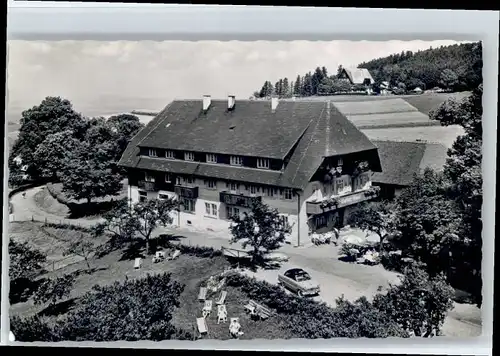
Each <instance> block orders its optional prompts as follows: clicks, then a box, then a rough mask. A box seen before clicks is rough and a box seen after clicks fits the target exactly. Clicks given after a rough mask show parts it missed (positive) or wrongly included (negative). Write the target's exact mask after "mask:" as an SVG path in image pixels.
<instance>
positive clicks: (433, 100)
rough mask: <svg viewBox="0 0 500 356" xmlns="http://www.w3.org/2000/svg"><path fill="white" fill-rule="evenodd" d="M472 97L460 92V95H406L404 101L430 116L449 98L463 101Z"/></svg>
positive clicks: (466, 92)
mask: <svg viewBox="0 0 500 356" xmlns="http://www.w3.org/2000/svg"><path fill="white" fill-rule="evenodd" d="M468 95H470V92H468V91H464V92H458V93H429V94H421V95H406V96H404V97H403V99H404V100H405V101H406V102H408V103H409V104H410V105H413V106H414V107H415V108H417V110H418V111H420V112H421V113H424V114H429V112H430V111H431V110H433V109H436V108H437V107H438V106H439V105H440V104H441V103H443V102H445V101H446V100H447V99H449V98H453V97H454V98H456V99H457V100H461V99H463V98H465V97H466V96H468Z"/></svg>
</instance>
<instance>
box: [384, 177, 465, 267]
mask: <svg viewBox="0 0 500 356" xmlns="http://www.w3.org/2000/svg"><path fill="white" fill-rule="evenodd" d="M396 206H397V208H396V212H395V222H394V224H395V227H396V229H397V230H398V232H399V235H398V238H397V239H396V240H393V242H394V243H395V244H396V246H397V247H398V248H399V249H401V250H402V251H403V254H405V255H407V256H411V257H413V258H415V259H416V260H417V261H419V262H422V263H423V264H424V265H425V268H426V270H427V272H428V273H430V274H431V275H435V274H436V273H439V272H441V271H443V270H446V269H447V268H448V267H449V260H450V255H449V253H450V247H451V246H452V245H453V244H455V243H456V241H457V240H458V238H459V237H458V235H457V232H458V231H457V221H458V219H459V215H458V214H457V212H456V204H455V203H454V202H453V201H451V200H450V199H448V198H447V197H446V196H445V195H444V186H443V178H442V175H441V174H439V173H435V172H434V171H432V170H431V169H429V168H427V169H426V170H425V171H424V174H423V175H422V176H420V177H419V176H416V177H414V179H413V182H412V184H411V185H410V186H409V187H408V188H405V189H404V190H403V191H402V193H401V195H400V196H399V197H398V198H397V202H396Z"/></svg>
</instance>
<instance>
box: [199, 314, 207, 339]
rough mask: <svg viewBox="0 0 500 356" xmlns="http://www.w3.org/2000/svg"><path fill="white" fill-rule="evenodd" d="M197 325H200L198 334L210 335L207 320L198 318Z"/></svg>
mask: <svg viewBox="0 0 500 356" xmlns="http://www.w3.org/2000/svg"><path fill="white" fill-rule="evenodd" d="M196 324H197V325H198V332H199V333H200V334H201V335H204V334H208V326H207V321H206V320H205V318H196Z"/></svg>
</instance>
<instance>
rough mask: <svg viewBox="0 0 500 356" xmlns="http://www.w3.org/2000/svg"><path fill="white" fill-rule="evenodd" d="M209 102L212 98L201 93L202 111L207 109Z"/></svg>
mask: <svg viewBox="0 0 500 356" xmlns="http://www.w3.org/2000/svg"><path fill="white" fill-rule="evenodd" d="M211 102H212V98H211V97H210V95H203V111H207V110H208V108H209V107H210V103H211Z"/></svg>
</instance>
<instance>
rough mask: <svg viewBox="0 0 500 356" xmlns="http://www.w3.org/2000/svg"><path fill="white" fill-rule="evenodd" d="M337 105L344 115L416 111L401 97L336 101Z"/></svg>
mask: <svg viewBox="0 0 500 356" xmlns="http://www.w3.org/2000/svg"><path fill="white" fill-rule="evenodd" d="M335 107H337V108H338V109H339V110H340V111H341V112H342V113H343V114H344V115H346V116H351V115H368V114H389V113H408V112H412V111H415V112H416V111H417V109H416V108H415V107H413V106H412V105H410V104H408V103H407V102H406V101H404V100H403V99H400V98H397V99H389V100H368V99H367V100H366V101H357V102H353V101H345V102H343V101H342V102H340V101H339V102H336V103H335Z"/></svg>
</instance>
